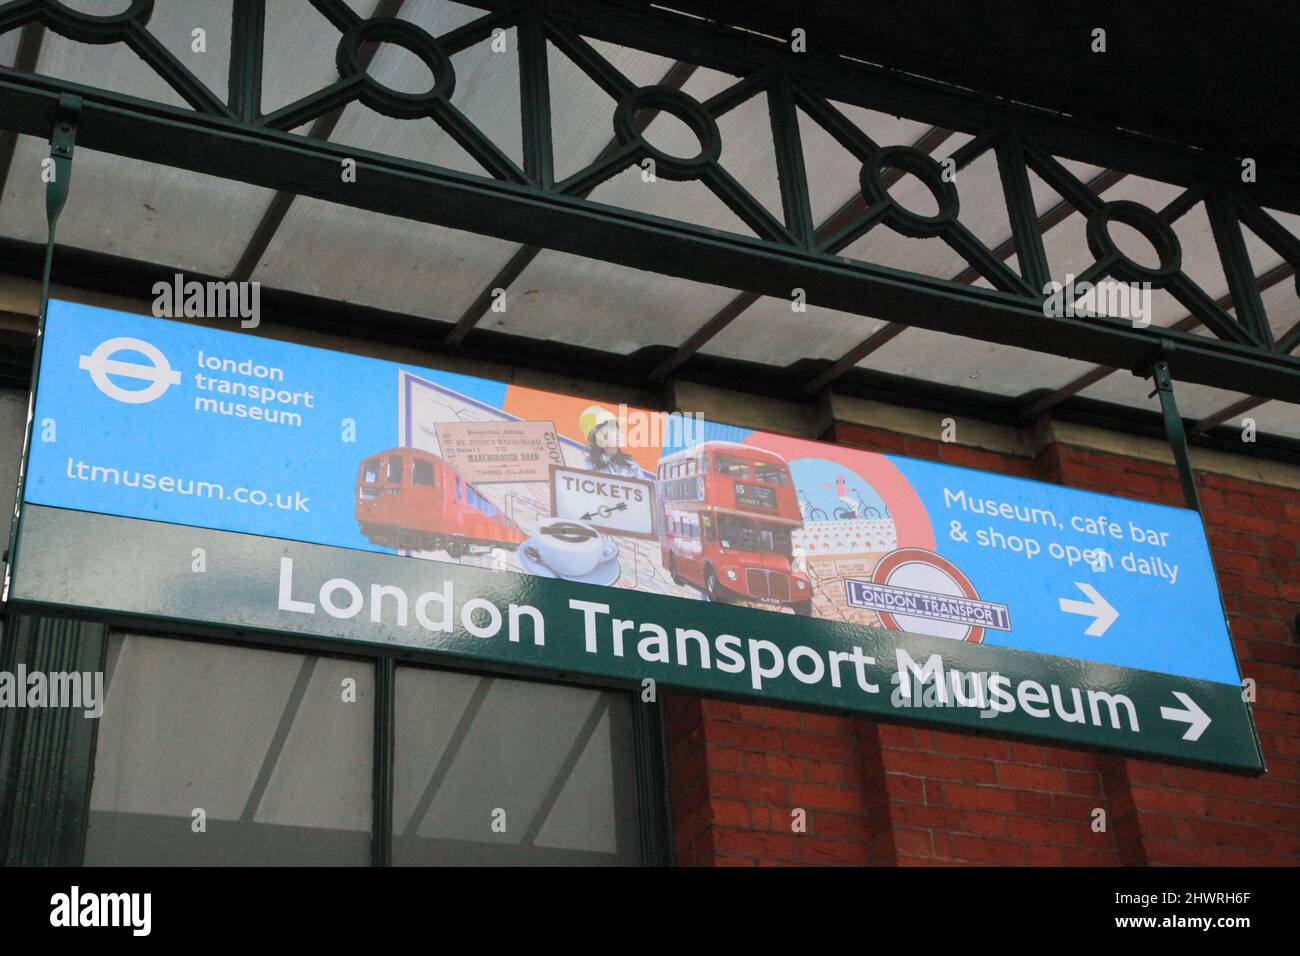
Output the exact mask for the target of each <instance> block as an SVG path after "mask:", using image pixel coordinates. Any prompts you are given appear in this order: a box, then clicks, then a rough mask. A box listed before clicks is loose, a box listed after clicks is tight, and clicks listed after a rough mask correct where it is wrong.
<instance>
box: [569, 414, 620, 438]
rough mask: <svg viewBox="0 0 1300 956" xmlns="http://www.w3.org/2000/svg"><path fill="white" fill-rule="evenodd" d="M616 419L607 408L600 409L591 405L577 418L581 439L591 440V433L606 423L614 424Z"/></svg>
mask: <svg viewBox="0 0 1300 956" xmlns="http://www.w3.org/2000/svg"><path fill="white" fill-rule="evenodd" d="M616 421H618V417H617V416H616V415H615V414H614V413H613V412H611V411H610V410H609V409H607V408H601V407H600V406H599V405H592V406H591V407H590V408H588V409H587V410H586V411H585V412H583V413H582V414H581V415H579V416H578V431H580V432H582V437H583V438H586V439H588V440H590V439H591V433H592V432H594V431H595V430H596V429H597V428H599V427H600V426H601V425H603V424H605V423H606V422H616Z"/></svg>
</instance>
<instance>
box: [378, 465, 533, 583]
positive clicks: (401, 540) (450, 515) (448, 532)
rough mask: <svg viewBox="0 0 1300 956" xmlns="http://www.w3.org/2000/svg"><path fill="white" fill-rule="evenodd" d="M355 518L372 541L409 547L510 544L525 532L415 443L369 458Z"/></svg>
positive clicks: (454, 552)
mask: <svg viewBox="0 0 1300 956" xmlns="http://www.w3.org/2000/svg"><path fill="white" fill-rule="evenodd" d="M356 518H357V524H358V525H360V527H361V533H362V534H363V535H364V536H365V538H366V540H367V541H369V542H370V543H371V544H377V545H379V546H380V547H384V548H393V549H394V550H407V551H446V552H447V554H448V555H449V556H450V557H452V558H459V557H461V556H462V555H464V554H466V553H467V552H468V551H469V549H470V548H471V547H475V546H478V547H492V548H507V549H509V550H512V551H513V550H514V549H515V548H517V547H518V546H519V544H520V543H521V542H522V541H523V540H524V534H523V532H522V531H520V530H519V528H518V526H516V525H515V523H514V522H513V521H511V520H510V519H509V518H507V517H506V516H505V515H504V514H502V513H501V510H500V509H499V508H497V506H496V505H494V504H492V502H490V501H488V500H487V499H486V498H484V497H483V496H482V495H480V494H479V493H478V492H477V491H475V490H474V486H473V485H471V484H470V483H469V482H468V481H466V480H465V479H464V478H462V477H461V475H460V472H458V471H457V470H456V469H455V468H453V467H452V466H451V465H449V464H447V463H446V462H445V461H443V460H442V459H441V458H439V457H438V456H437V455H433V454H430V453H429V452H427V451H417V450H416V449H414V448H391V449H389V450H388V451H384V452H380V453H379V454H377V455H373V456H371V457H370V458H367V459H366V460H365V461H363V462H362V463H361V467H360V468H359V469H358V472H357V510H356Z"/></svg>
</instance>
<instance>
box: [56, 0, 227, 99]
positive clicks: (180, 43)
mask: <svg viewBox="0 0 1300 956" xmlns="http://www.w3.org/2000/svg"><path fill="white" fill-rule="evenodd" d="M231 4H232V0H170V2H168V3H157V4H154V9H153V16H152V17H151V18H150V19H149V25H148V27H147V29H148V32H149V33H150V34H152V35H153V36H154V37H156V38H157V40H158V42H159V43H160V44H161V45H162V46H163V47H164V48H166V50H167V51H168V52H170V53H171V54H172V55H173V56H174V57H175V58H176V59H177V60H179V61H180V63H181V64H182V65H183V66H185V67H186V68H187V69H188V70H189V71H190V72H191V73H193V74H194V76H195V77H196V78H197V79H198V80H199V81H200V82H202V83H203V84H204V85H205V86H207V87H208V89H209V90H210V91H211V92H212V93H213V95H215V96H216V98H217V99H218V100H220V101H222V102H225V100H226V98H227V86H228V83H229V75H230V14H231ZM65 5H66V6H70V7H73V8H74V9H77V10H78V11H79V12H84V13H98V14H102V13H103V12H104V4H103V3H102V2H99V3H91V2H88V0H78V2H75V3H66V4H65ZM114 12H116V11H114ZM196 29H198V30H203V31H204V36H203V38H202V39H203V47H204V49H203V50H202V51H198V50H195V49H194V47H195V46H196V45H198V43H199V41H198V40H197V39H196V38H195V37H194V36H193V31H194V30H196ZM36 72H37V73H42V74H44V75H46V76H54V77H58V78H59V79H63V80H67V81H69V82H72V83H80V84H83V85H85V86H91V87H95V88H97V89H103V90H112V91H113V92H115V93H125V94H127V95H129V96H138V97H140V98H142V99H146V100H152V101H155V102H158V103H166V104H168V105H172V106H181V107H188V104H187V103H186V102H185V100H184V99H183V98H182V97H181V96H180V95H179V94H178V93H177V92H176V91H175V90H173V89H172V88H171V86H170V85H169V84H168V83H167V82H166V81H165V80H164V79H163V78H162V77H161V76H160V75H159V74H158V72H157V71H156V70H155V69H154V68H153V67H152V66H149V65H148V64H147V63H146V62H145V61H144V60H143V59H141V58H140V57H139V56H137V55H136V54H135V53H134V52H132V51H131V50H130V49H129V48H128V47H127V46H126V44H124V43H111V44H87V43H77V42H76V41H74V40H68V39H66V38H64V37H62V36H60V35H59V34H57V33H55V32H54V31H53V30H50V29H47V30H46V31H45V35H44V38H43V39H42V41H41V54H40V57H39V58H38V60H37V64H36Z"/></svg>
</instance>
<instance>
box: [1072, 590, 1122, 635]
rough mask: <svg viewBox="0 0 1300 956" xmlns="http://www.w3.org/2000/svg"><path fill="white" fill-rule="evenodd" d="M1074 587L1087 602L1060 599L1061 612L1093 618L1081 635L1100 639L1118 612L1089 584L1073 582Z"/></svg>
mask: <svg viewBox="0 0 1300 956" xmlns="http://www.w3.org/2000/svg"><path fill="white" fill-rule="evenodd" d="M1074 586H1075V587H1076V588H1078V589H1079V590H1080V591H1082V592H1083V593H1084V594H1086V595H1087V596H1088V600H1087V601H1072V600H1070V599H1069V598H1061V599H1060V601H1061V610H1062V611H1064V612H1065V613H1066V614H1082V615H1083V616H1084V617H1090V618H1093V622H1092V623H1091V624H1089V625H1088V629H1087V630H1086V631H1084V632H1083V633H1084V634H1087V635H1088V636H1089V637H1101V636H1102V635H1103V634H1105V633H1106V629H1107V628H1108V627H1110V626H1111V625H1112V624H1114V623H1115V620H1116V619H1117V618H1118V617H1119V611H1117V610H1115V609H1114V608H1113V607H1111V604H1110V602H1109V601H1107V600H1106V599H1105V598H1104V597H1102V596H1101V594H1100V593H1099V592H1098V591H1097V589H1096V588H1095V587H1093V586H1092V585H1091V584H1083V583H1082V582H1080V581H1075V582H1074Z"/></svg>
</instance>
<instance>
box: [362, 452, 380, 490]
mask: <svg viewBox="0 0 1300 956" xmlns="http://www.w3.org/2000/svg"><path fill="white" fill-rule="evenodd" d="M362 481H364V482H365V483H366V484H368V485H373V484H375V483H376V482H377V481H379V459H378V458H372V459H370V460H369V461H368V462H366V470H365V472H364V473H363V476H362Z"/></svg>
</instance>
